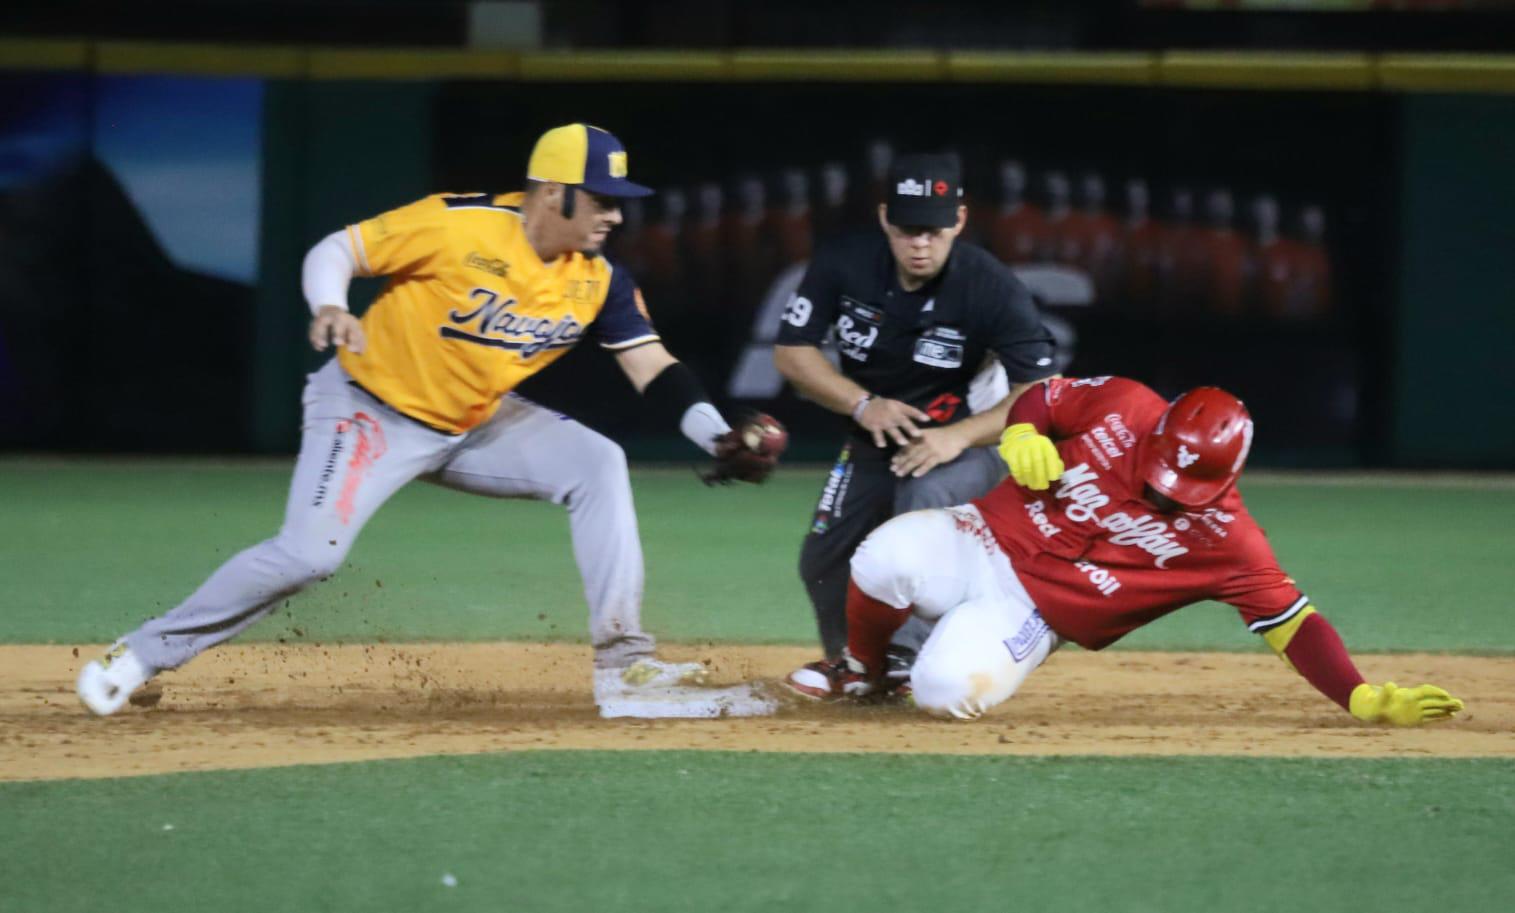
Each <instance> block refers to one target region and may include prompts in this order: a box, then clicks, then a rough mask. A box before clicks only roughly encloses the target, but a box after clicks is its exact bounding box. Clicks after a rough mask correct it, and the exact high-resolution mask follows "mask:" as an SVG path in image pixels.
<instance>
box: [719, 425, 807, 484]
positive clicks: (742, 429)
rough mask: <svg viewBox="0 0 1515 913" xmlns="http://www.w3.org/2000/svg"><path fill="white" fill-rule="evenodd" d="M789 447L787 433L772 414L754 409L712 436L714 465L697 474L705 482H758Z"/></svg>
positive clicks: (766, 475) (764, 477)
mask: <svg viewBox="0 0 1515 913" xmlns="http://www.w3.org/2000/svg"><path fill="white" fill-rule="evenodd" d="M788 446H789V432H787V431H785V430H784V426H783V425H781V424H779V420H778V419H776V418H774V417H773V416H771V415H765V414H763V413H761V412H754V413H752V414H751V415H747V416H745V417H743V418H742V420H741V421H739V422H737V425H736V427H735V428H732V429H731V430H730V431H728V432H726V433H725V434H723V435H721V436H720V437H718V438H716V439H715V465H714V466H713V467H712V468H710V469H709V470H707V471H706V472H703V473H701V474H700V478H701V479H703V480H704V482H705V484H706V485H729V484H731V483H732V482H752V483H760V482H762V481H764V480H766V479H767V478H768V476H769V475H770V474H771V473H772V472H773V467H775V466H777V465H778V462H779V454H781V453H783V452H784V448H785V447H788Z"/></svg>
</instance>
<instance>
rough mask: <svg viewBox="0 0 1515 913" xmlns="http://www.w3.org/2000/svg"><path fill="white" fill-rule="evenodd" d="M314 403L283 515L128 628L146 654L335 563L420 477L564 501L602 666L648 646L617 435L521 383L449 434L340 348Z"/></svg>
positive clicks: (269, 606) (179, 654) (213, 627)
mask: <svg viewBox="0 0 1515 913" xmlns="http://www.w3.org/2000/svg"><path fill="white" fill-rule="evenodd" d="M304 408H305V420H304V425H303V428H302V436H301V442H300V455H299V457H298V459H297V461H296V463H295V472H294V479H293V481H292V482H291V483H290V487H289V501H288V503H287V505H286V507H285V511H284V526H283V528H282V529H280V530H279V534H278V535H277V536H275V537H273V538H272V539H269V540H267V541H264V542H260V543H259V544H257V545H254V546H253V547H251V548H249V549H247V550H245V551H243V552H241V553H239V554H237V555H236V556H234V557H233V558H231V560H229V561H227V562H226V563H225V564H223V565H221V567H220V568H219V569H218V570H217V571H216V572H215V573H213V574H211V576H210V578H209V579H208V580H206V581H205V583H204V584H202V585H201V586H200V588H199V589H198V590H196V591H195V592H194V593H192V594H191V595H190V597H189V598H188V599H186V600H184V602H182V603H180V604H179V605H178V606H176V607H174V608H173V609H172V610H170V611H169V612H167V613H166V614H164V615H161V616H159V617H157V618H153V619H151V620H149V621H148V622H147V623H146V624H144V625H142V627H140V628H138V629H137V630H136V631H133V632H132V633H131V634H129V635H127V637H126V641H127V643H128V645H129V646H130V647H131V649H132V650H133V651H134V652H135V653H136V654H137V655H138V656H139V657H141V659H142V661H143V662H145V663H146V664H148V665H149V666H152V667H154V668H157V669H172V668H175V667H177V666H180V665H183V664H184V663H186V662H188V661H189V660H190V659H193V658H194V657H195V656H197V655H198V654H200V653H201V652H203V651H205V650H207V649H209V648H211V647H213V646H215V645H216V644H218V643H221V642H222V641H225V640H228V639H230V638H232V637H234V636H236V635H237V634H239V633H241V632H242V631H243V630H245V629H247V628H248V627H249V626H251V625H252V624H253V623H254V622H256V621H258V620H259V619H260V618H263V617H264V616H265V615H267V614H268V613H269V612H270V611H272V610H273V608H274V607H275V606H276V605H277V604H278V603H279V601H280V600H282V599H285V598H287V597H288V596H290V595H291V594H294V593H297V592H299V591H300V590H302V589H304V588H305V587H307V586H309V585H310V584H312V583H315V582H317V581H320V580H324V579H326V578H327V577H329V576H331V575H332V574H333V573H335V572H336V570H337V568H339V567H340V566H341V564H342V561H343V560H344V559H345V558H346V557H347V552H348V550H349V549H350V548H352V545H353V542H355V541H356V540H357V537H358V532H359V531H360V530H361V529H362V528H363V525H364V524H365V523H367V522H368V518H369V517H371V516H373V514H374V512H375V511H376V510H378V509H379V507H380V506H381V505H382V504H383V503H384V502H385V501H387V500H389V498H390V496H391V495H393V494H394V493H395V492H397V491H399V490H400V488H401V487H403V486H404V485H405V484H406V483H408V482H410V481H411V480H412V479H417V478H421V479H425V480H426V481H428V482H433V483H436V484H438V485H443V486H446V487H448V488H454V489H457V490H459V491H466V492H471V493H474V494H481V495H488V496H489V497H494V498H533V499H538V500H546V501H552V502H553V503H555V504H562V505H564V506H566V507H567V508H568V518H569V526H570V528H571V530H572V535H573V552H574V558H575V559H576V560H577V562H578V566H579V574H580V576H581V577H582V578H583V581H584V595H585V597H586V599H587V600H588V602H589V635H590V640H591V642H592V643H593V644H594V648H595V665H596V666H597V667H601V668H614V667H618V666H625V665H629V664H630V663H632V662H633V661H635V660H636V659H638V658H641V657H643V656H649V655H651V654H652V652H653V647H654V642H653V638H652V637H651V636H649V635H648V634H646V633H644V632H643V631H642V624H641V609H642V584H643V566H642V544H641V541H640V539H639V538H638V535H637V523H636V511H635V508H634V506H633V504H632V498H631V480H630V478H629V476H628V475H627V472H626V455H625V453H623V452H622V450H621V448H620V446H619V445H617V444H616V443H615V442H614V441H611V440H610V439H609V438H606V437H604V436H603V435H601V434H598V433H597V432H594V431H591V430H590V429H588V428H586V427H584V426H583V425H581V424H579V423H578V422H576V421H574V420H572V419H570V418H567V417H566V416H562V415H559V414H558V413H555V412H553V411H551V410H549V409H545V408H543V407H541V406H538V405H536V404H535V403H532V402H529V401H527V400H525V399H522V398H520V397H516V396H509V397H507V398H506V399H505V401H504V402H503V403H502V404H501V405H500V409H499V411H498V412H497V413H496V414H495V415H494V416H493V417H492V418H491V419H490V420H489V421H488V422H486V423H484V424H483V425H481V426H479V427H478V428H475V429H473V430H472V431H469V432H467V433H466V434H462V435H448V434H444V433H442V432H439V431H435V430H432V429H431V428H428V427H426V426H425V425H423V424H420V423H418V422H416V421H414V420H412V419H409V418H407V417H405V416H403V415H401V414H400V413H398V412H396V411H395V410H393V409H391V408H389V407H388V406H386V405H385V404H384V403H383V402H381V401H380V400H378V399H376V398H374V397H373V396H370V395H369V394H368V393H366V392H364V391H363V390H361V389H359V388H358V387H356V386H354V385H352V384H351V383H350V382H349V378H348V376H347V373H346V372H345V371H343V370H342V368H341V366H340V365H339V364H338V363H337V360H336V359H332V360H331V361H329V362H327V363H326V365H325V366H324V367H322V368H321V369H320V370H318V371H316V372H315V373H314V374H311V375H310V377H309V378H308V382H307V384H306V386H305V396H304ZM481 548H482V546H481ZM502 585H503V583H502Z"/></svg>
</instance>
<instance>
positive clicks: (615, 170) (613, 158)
mask: <svg viewBox="0 0 1515 913" xmlns="http://www.w3.org/2000/svg"><path fill="white" fill-rule="evenodd" d="M609 159H610V176H611V177H613V178H623V177H625V176H626V153H624V152H612V153H610V154H609Z"/></svg>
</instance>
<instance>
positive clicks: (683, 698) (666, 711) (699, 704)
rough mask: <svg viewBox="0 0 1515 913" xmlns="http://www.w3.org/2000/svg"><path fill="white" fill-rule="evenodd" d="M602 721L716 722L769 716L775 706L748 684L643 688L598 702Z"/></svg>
mask: <svg viewBox="0 0 1515 913" xmlns="http://www.w3.org/2000/svg"><path fill="white" fill-rule="evenodd" d="M598 703H599V705H600V716H602V717H604V718H605V719H607V720H608V719H616V718H618V717H633V718H637V719H644V720H662V719H717V718H720V717H739V716H741V717H746V716H772V715H773V714H774V712H775V711H776V710H778V703H777V702H776V701H774V700H773V699H772V698H769V697H765V696H764V695H763V694H762V693H761V692H759V691H758V689H757V688H755V687H753V686H752V685H735V686H733V687H730V688H646V689H637V690H635V691H628V692H627V693H625V694H621V695H616V696H614V697H611V696H609V695H607V696H605V697H604V698H602V699H600V700H599V701H598Z"/></svg>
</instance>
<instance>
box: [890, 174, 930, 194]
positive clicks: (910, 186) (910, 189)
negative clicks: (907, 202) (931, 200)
mask: <svg viewBox="0 0 1515 913" xmlns="http://www.w3.org/2000/svg"><path fill="white" fill-rule="evenodd" d="M894 192H895V193H897V194H899V195H900V196H902V197H923V196H925V195H926V185H925V184H922V183H921V182H920V181H917V180H915V179H914V178H905V179H904V180H903V181H900V182H899V183H898V184H896V185H895V186H894Z"/></svg>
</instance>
